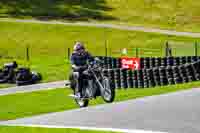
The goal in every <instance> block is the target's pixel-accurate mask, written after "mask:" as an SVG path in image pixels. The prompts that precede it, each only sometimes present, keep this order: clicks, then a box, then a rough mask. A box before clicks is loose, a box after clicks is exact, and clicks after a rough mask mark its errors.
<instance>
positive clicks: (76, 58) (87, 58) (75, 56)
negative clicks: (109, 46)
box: [70, 51, 94, 92]
mask: <svg viewBox="0 0 200 133" xmlns="http://www.w3.org/2000/svg"><path fill="white" fill-rule="evenodd" d="M93 60H94V58H93V57H92V56H91V55H90V54H89V53H88V52H86V51H84V52H81V53H79V52H73V53H72V55H71V59H70V61H71V65H72V69H73V72H78V73H79V74H78V75H79V76H78V90H79V92H81V89H82V88H83V80H82V79H85V78H87V76H88V75H86V74H85V73H87V72H86V70H87V68H88V65H87V64H88V62H91V61H93Z"/></svg>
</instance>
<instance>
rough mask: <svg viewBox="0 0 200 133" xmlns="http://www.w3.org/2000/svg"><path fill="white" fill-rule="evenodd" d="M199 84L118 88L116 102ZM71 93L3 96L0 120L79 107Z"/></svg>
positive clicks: (65, 91)
mask: <svg viewBox="0 0 200 133" xmlns="http://www.w3.org/2000/svg"><path fill="white" fill-rule="evenodd" d="M199 86H200V82H192V83H187V84H179V85H171V86H163V87H155V88H148V89H127V90H117V91H116V98H115V102H119V101H125V100H130V99H135V98H140V97H145V96H152V95H160V94H165V93H169V92H175V91H180V90H185V89H189V88H193V87H199ZM71 93H72V92H71V90H70V89H56V90H47V91H38V92H32V93H25V94H13V95H6V96H1V97H0V107H1V110H0V121H1V120H10V119H16V118H21V117H27V116H33V115H38V114H44V113H50V112H58V111H64V110H70V109H75V108H78V106H77V105H76V104H75V101H74V100H73V99H72V98H71V97H69V96H68V95H69V94H71ZM104 103H105V102H104V101H103V100H102V98H101V97H99V98H97V99H96V100H92V101H90V105H89V106H91V105H92V106H94V105H98V104H104Z"/></svg>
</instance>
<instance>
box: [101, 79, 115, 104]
mask: <svg viewBox="0 0 200 133" xmlns="http://www.w3.org/2000/svg"><path fill="white" fill-rule="evenodd" d="M102 86H103V88H102V89H101V96H102V98H103V100H104V101H105V102H107V103H111V102H113V101H114V99H115V89H114V88H113V86H112V83H111V82H110V80H109V78H108V77H104V78H103V81H102Z"/></svg>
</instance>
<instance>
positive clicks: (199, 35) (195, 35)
mask: <svg viewBox="0 0 200 133" xmlns="http://www.w3.org/2000/svg"><path fill="white" fill-rule="evenodd" d="M0 21H2V22H19V23H42V24H61V25H68V26H85V27H88V26H89V27H99V28H113V29H120V30H129V31H141V32H148V33H159V34H165V35H174V36H185V37H193V38H200V33H193V32H178V31H174V30H163V29H158V28H157V29H156V28H148V27H142V26H140V27H139V26H126V25H115V24H104V23H87V22H73V23H70V22H60V21H41V20H24V19H23V20H21V19H9V18H1V19H0Z"/></svg>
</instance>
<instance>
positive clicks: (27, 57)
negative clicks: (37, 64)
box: [26, 45, 30, 62]
mask: <svg viewBox="0 0 200 133" xmlns="http://www.w3.org/2000/svg"><path fill="white" fill-rule="evenodd" d="M29 54H30V53H29V45H26V61H27V62H29V61H30V55H29Z"/></svg>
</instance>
